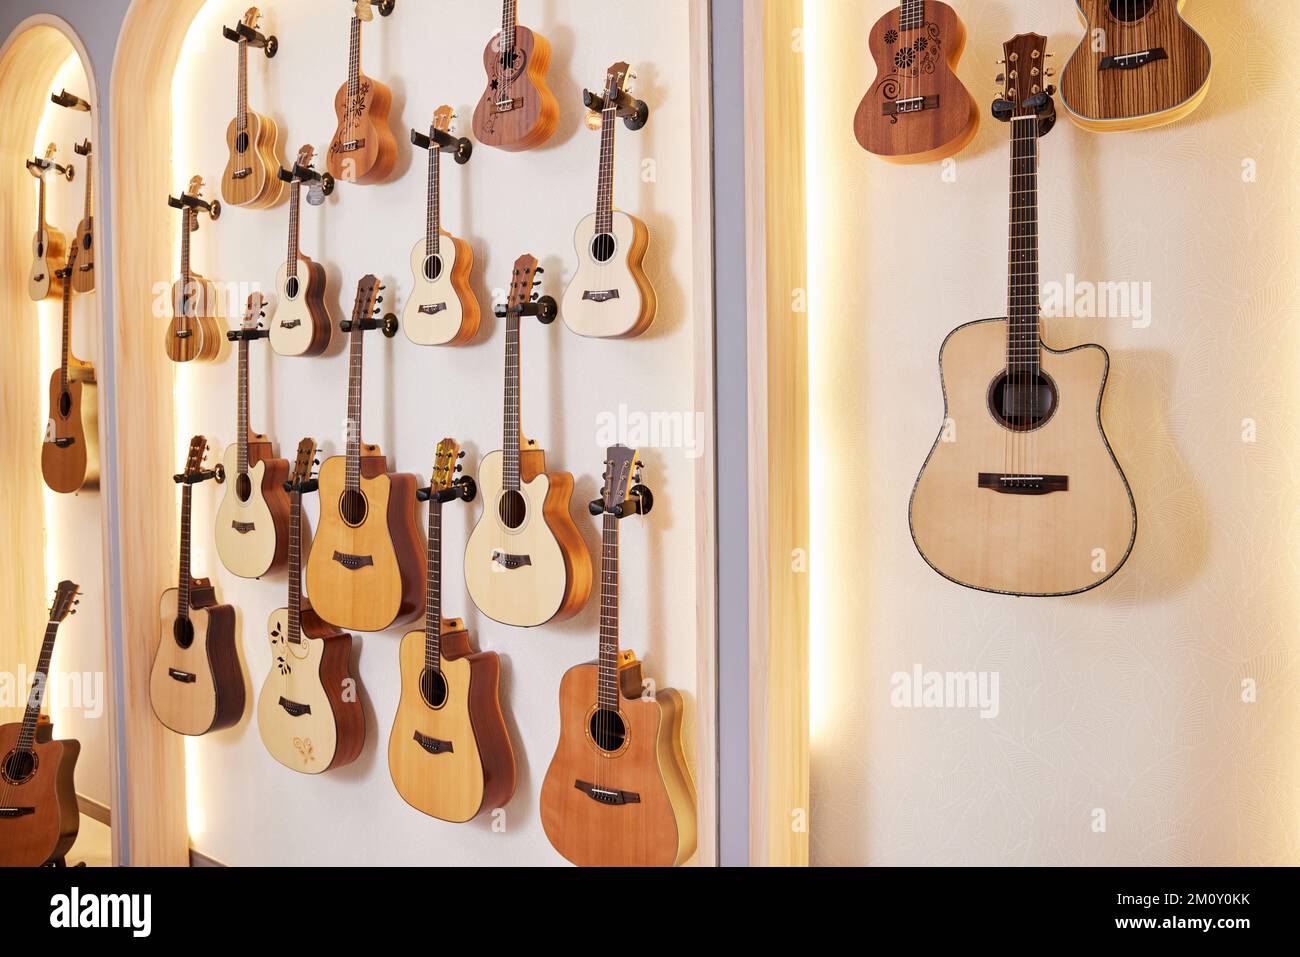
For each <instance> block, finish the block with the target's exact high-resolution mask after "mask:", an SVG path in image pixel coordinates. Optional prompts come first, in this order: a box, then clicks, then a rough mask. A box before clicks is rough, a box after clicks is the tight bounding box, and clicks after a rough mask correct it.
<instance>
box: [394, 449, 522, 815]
mask: <svg viewBox="0 0 1300 957" xmlns="http://www.w3.org/2000/svg"><path fill="white" fill-rule="evenodd" d="M462 454H463V453H461V451H460V447H459V446H458V445H457V444H456V442H455V440H453V439H443V440H442V441H441V442H439V443H438V451H437V455H436V456H435V460H434V465H433V481H432V483H431V485H430V488H429V490H428V493H427V494H428V497H429V572H428V585H427V586H426V591H427V599H426V601H425V604H424V608H425V611H424V627H423V628H422V629H420V630H418V631H412V632H410V633H409V634H408V635H407V636H406V637H405V638H403V639H402V647H401V652H400V659H401V666H402V698H401V701H400V702H399V703H398V705H397V716H396V718H395V719H394V720H393V730H392V733H391V734H390V735H389V737H388V770H389V773H390V774H391V775H392V778H393V785H394V786H395V787H396V788H397V793H399V794H400V795H401V796H402V798H403V799H404V800H405V801H406V803H407V804H409V805H411V807H413V808H415V809H416V810H419V811H423V812H424V813H425V814H428V815H431V816H432V817H436V818H440V819H441V820H444V821H454V822H457V823H459V822H463V821H468V820H470V819H471V818H473V817H475V816H476V815H477V814H478V813H479V812H480V811H483V810H486V809H488V808H498V807H504V806H505V804H506V802H508V801H509V800H510V796H511V795H512V794H514V790H515V755H514V749H513V748H512V747H511V745H510V736H509V734H508V733H507V732H506V723H505V718H504V717H503V716H502V713H501V698H500V687H499V685H500V675H501V661H500V659H499V658H498V657H497V654H496V652H494V651H484V652H479V653H477V654H475V653H473V652H471V651H470V644H469V632H468V631H466V630H465V623H464V622H463V621H461V620H460V619H459V618H444V617H443V615H442V506H443V503H444V502H450V501H456V500H457V499H460V500H464V501H469V500H470V499H471V498H473V496H474V494H475V493H474V483H473V481H472V480H471V479H468V478H457V477H456V473H457V472H458V471H459V470H460V466H459V465H458V464H457V460H458V459H459V457H460V456H461V455H462ZM422 494H425V493H422Z"/></svg>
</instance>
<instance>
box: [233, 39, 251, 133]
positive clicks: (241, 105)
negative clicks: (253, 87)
mask: <svg viewBox="0 0 1300 957" xmlns="http://www.w3.org/2000/svg"><path fill="white" fill-rule="evenodd" d="M237 45H238V47H239V53H238V57H239V71H238V72H239V81H238V83H237V86H238V93H237V94H236V97H237V98H236V101H235V120H236V123H235V129H237V130H239V132H241V133H243V132H244V131H245V130H247V129H248V41H247V40H245V39H243V38H242V37H241V38H240V41H239V43H238V44H237Z"/></svg>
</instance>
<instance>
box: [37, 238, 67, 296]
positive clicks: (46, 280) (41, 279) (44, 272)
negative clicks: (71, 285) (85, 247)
mask: <svg viewBox="0 0 1300 957" xmlns="http://www.w3.org/2000/svg"><path fill="white" fill-rule="evenodd" d="M67 252H68V241H67V239H66V237H64V235H63V233H61V232H59V230H57V229H55V228H54V227H52V226H46V227H45V228H44V229H42V230H41V231H40V232H38V233H36V234H35V235H34V236H33V237H32V268H31V270H30V271H29V272H28V273H27V295H29V296H30V297H31V298H32V299H33V300H35V301H36V302H40V301H41V300H42V299H52V298H55V297H58V296H62V295H63V280H62V279H60V278H59V277H58V276H56V275H54V272H55V270H57V269H62V268H63V263H64V260H65V259H66V258H67Z"/></svg>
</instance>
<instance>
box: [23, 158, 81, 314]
mask: <svg viewBox="0 0 1300 957" xmlns="http://www.w3.org/2000/svg"><path fill="white" fill-rule="evenodd" d="M55 151H56V147H55V145H54V144H53V143H51V144H50V145H49V146H48V147H47V148H46V150H45V156H44V157H40V156H38V157H36V158H35V159H29V160H28V161H27V171H28V172H29V173H31V174H32V175H33V176H35V177H36V181H37V183H39V184H40V185H39V187H38V192H37V201H36V233H35V235H33V236H32V268H31V270H30V271H29V272H28V274H27V295H29V296H31V298H32V299H34V300H35V301H36V302H40V301H41V300H42V299H50V298H52V297H54V296H59V295H62V294H63V288H62V287H61V286H60V285H59V284H60V283H61V282H62V280H61V279H59V277H57V276H56V275H55V271H56V270H57V269H58V268H59V267H60V266H62V265H63V257H64V256H65V255H66V253H67V250H68V241H67V238H66V237H65V236H64V235H63V233H61V232H60V231H59V230H57V229H55V228H54V227H53V226H51V225H50V224H49V223H47V222H46V221H45V187H46V183H45V174H46V173H48V172H49V171H50V170H55V171H56V172H58V173H59V174H60V175H62V176H66V177H67V178H68V179H72V166H71V164H69V165H68V166H59V165H58V164H57V163H55V162H54V154H55Z"/></svg>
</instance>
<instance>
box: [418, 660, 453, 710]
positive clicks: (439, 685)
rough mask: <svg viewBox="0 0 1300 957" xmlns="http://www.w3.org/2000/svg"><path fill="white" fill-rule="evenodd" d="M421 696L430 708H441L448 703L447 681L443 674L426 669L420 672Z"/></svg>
mask: <svg viewBox="0 0 1300 957" xmlns="http://www.w3.org/2000/svg"><path fill="white" fill-rule="evenodd" d="M420 696H421V697H422V698H424V703H425V704H427V705H428V706H429V707H430V708H434V709H437V708H441V707H442V706H443V705H444V704H446V703H447V679H446V678H444V677H443V676H442V674H441V672H437V671H434V670H433V669H432V668H425V669H424V671H422V672H420Z"/></svg>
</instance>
